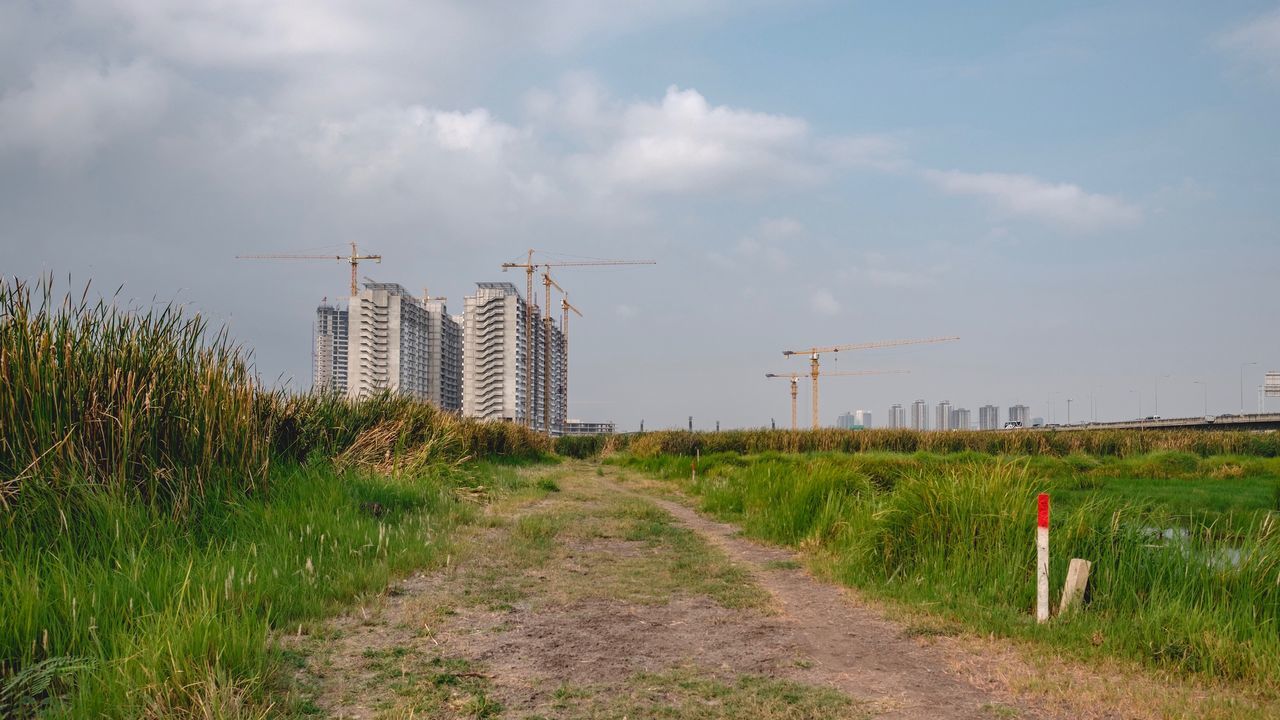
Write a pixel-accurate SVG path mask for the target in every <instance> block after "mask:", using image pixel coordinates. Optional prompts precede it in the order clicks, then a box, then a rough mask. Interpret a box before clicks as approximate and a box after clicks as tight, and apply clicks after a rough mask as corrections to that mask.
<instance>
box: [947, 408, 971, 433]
mask: <svg viewBox="0 0 1280 720" xmlns="http://www.w3.org/2000/svg"><path fill="white" fill-rule="evenodd" d="M949 425H950V427H949V428H948V429H949V430H968V429H969V409H968V408H956V409H954V410H952V411H951V418H950V423H949Z"/></svg>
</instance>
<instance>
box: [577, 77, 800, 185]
mask: <svg viewBox="0 0 1280 720" xmlns="http://www.w3.org/2000/svg"><path fill="white" fill-rule="evenodd" d="M808 140H809V128H808V125H807V124H806V123H805V122H804V121H803V120H801V119H799V118H794V117H789V116H785V115H771V114H767V113H760V112H753V111H750V110H741V109H736V108H731V107H728V106H725V105H711V104H710V103H709V102H707V99H706V98H704V97H703V96H702V94H700V93H699V92H698V91H697V90H692V89H689V90H681V89H680V88H678V87H675V86H671V87H669V88H667V92H666V94H665V95H664V97H663V99H662V101H661V102H660V103H656V104H651V103H644V102H641V103H635V104H633V105H631V106H629V107H627V108H626V109H625V110H624V111H623V113H622V115H621V118H620V121H619V126H618V128H617V135H616V137H615V138H614V139H613V141H612V143H611V144H610V145H609V147H607V148H606V149H605V150H604V151H603V152H602V153H599V154H587V155H583V156H581V157H579V158H578V161H577V164H578V168H579V171H580V173H581V174H582V177H583V179H584V180H585V181H587V182H588V183H589V184H590V185H592V186H594V187H606V188H617V189H624V190H632V191H637V192H641V193H680V192H691V191H699V192H705V191H712V190H718V189H724V188H725V187H729V186H737V185H744V184H746V185H750V184H756V183H762V182H778V181H783V182H785V181H796V180H802V179H807V178H810V177H813V176H814V175H815V168H814V165H813V163H812V161H811V159H810V158H807V157H805V156H806V154H807V152H808Z"/></svg>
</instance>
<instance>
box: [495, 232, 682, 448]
mask: <svg viewBox="0 0 1280 720" xmlns="http://www.w3.org/2000/svg"><path fill="white" fill-rule="evenodd" d="M535 252H538V251H537V250H528V251H527V252H526V255H525V261H524V262H522V263H518V262H505V263H502V271H503V272H506V271H507V270H510V269H512V268H524V273H525V304H524V318H525V322H524V350H525V383H524V386H525V394H524V421H525V425H528V426H530V427H532V426H533V335H534V332H533V328H534V322H533V308H534V306H535V302H534V297H533V275H534V273H535V272H537V270H538V268H543V270H544V277H543V281H542V282H543V285H544V286H546V289H547V310H546V311H547V313H548V315H547V317H546V318H543V322H544V323H547V322H549V320H550V313H551V276H550V275H546V274H545V271H546V269H547V268H553V267H596V266H602V265H656V264H657V263H655V262H654V261H652V260H605V259H593V260H556V261H553V262H534V261H533V254H534V253H535ZM556 287H560V286H559V285H557V286H556ZM563 291H564V290H563V288H561V292H563ZM575 311H576V308H575ZM549 338H550V335H549V334H548V339H547V340H546V341H545V345H546V346H547V347H548V348H549V347H550V342H551V341H550V339H549ZM547 352H548V360H549V359H550V351H549V350H548V351H547ZM547 373H548V374H549V373H550V370H548V371H547ZM547 384H548V385H550V380H547ZM549 399H550V398H548V400H549ZM548 418H549V410H548V408H546V407H544V408H543V421H544V423H546V421H547V420H548ZM544 429H545V430H546V432H547V434H551V425H550V424H549V423H546V427H545V428H544Z"/></svg>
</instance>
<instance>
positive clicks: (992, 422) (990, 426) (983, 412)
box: [978, 405, 1000, 430]
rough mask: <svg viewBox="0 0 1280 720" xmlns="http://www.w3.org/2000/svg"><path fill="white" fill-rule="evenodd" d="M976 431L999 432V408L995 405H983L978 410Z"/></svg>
mask: <svg viewBox="0 0 1280 720" xmlns="http://www.w3.org/2000/svg"><path fill="white" fill-rule="evenodd" d="M978 429H979V430H999V429H1000V408H998V407H996V406H995V405H983V406H982V407H980V408H978Z"/></svg>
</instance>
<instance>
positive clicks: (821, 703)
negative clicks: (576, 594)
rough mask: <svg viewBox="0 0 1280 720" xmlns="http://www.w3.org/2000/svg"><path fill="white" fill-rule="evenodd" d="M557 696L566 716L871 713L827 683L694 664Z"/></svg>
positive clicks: (711, 719) (838, 716)
mask: <svg viewBox="0 0 1280 720" xmlns="http://www.w3.org/2000/svg"><path fill="white" fill-rule="evenodd" d="M556 699H557V702H556V703H555V706H556V710H557V713H556V716H557V717H564V718H606V717H608V718H634V719H635V720H645V719H651V720H660V719H666V718H689V719H690V720H720V719H722V718H723V719H724V720H736V719H737V718H758V719H759V720H784V719H785V720H854V719H857V718H865V717H869V716H870V714H869V713H868V712H866V711H865V710H864V709H863V708H862V707H860V706H859V705H858V704H857V703H854V702H853V701H851V700H849V698H847V697H845V696H843V695H841V694H840V693H838V692H836V691H835V690H831V689H829V688H820V687H812V686H807V685H801V684H799V683H794V682H789V681H786V680H777V679H773V678H766V677H761V676H758V675H742V676H739V677H737V678H733V679H722V678H717V677H714V676H709V675H708V674H706V673H705V672H702V671H698V670H695V669H692V668H676V669H671V670H666V671H664V672H659V673H641V674H637V675H635V676H633V677H631V678H629V679H628V681H627V683H626V689H625V691H624V692H618V691H609V692H604V691H601V690H599V689H597V688H593V687H590V686H586V687H575V688H561V689H560V691H559V692H557V695H556Z"/></svg>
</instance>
